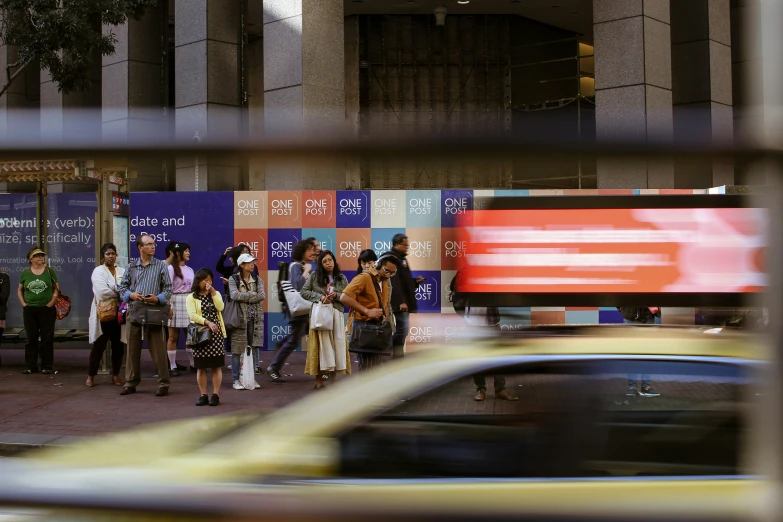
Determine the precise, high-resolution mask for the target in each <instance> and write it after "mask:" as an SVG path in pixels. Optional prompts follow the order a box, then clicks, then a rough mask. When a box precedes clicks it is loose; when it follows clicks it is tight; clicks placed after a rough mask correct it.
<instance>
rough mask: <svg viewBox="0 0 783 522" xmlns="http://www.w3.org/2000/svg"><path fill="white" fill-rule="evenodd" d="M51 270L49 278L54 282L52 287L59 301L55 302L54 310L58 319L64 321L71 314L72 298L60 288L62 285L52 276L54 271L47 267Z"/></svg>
mask: <svg viewBox="0 0 783 522" xmlns="http://www.w3.org/2000/svg"><path fill="white" fill-rule="evenodd" d="M46 268H47V270H49V278H50V279H51V280H52V287H53V288H54V289H55V290H57V300H56V301H55V302H54V310H55V313H56V314H57V319H59V320H63V319H65V318H66V317H68V314H70V313H71V298H70V297H68V296H67V295H65V294H64V293H63V291H62V289H61V288H60V283H59V282H57V281H55V280H54V276H53V275H52V269H51V268H49V267H46Z"/></svg>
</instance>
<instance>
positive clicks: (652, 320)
mask: <svg viewBox="0 0 783 522" xmlns="http://www.w3.org/2000/svg"><path fill="white" fill-rule="evenodd" d="M617 309H618V310H619V311H620V314H622V316H623V322H624V323H625V324H661V309H660V308H658V307H657V306H650V307H647V306H631V307H618V308H617ZM626 395H628V396H629V397H634V396H636V395H639V396H640V397H658V396H660V395H661V394H660V393H658V391H656V390H655V388H653V387H652V386H651V384H650V376H649V375H642V387H641V388H639V389H637V382H636V376H635V375H628V391H627V392H626Z"/></svg>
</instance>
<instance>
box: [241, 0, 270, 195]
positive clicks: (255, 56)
mask: <svg viewBox="0 0 783 522" xmlns="http://www.w3.org/2000/svg"><path fill="white" fill-rule="evenodd" d="M245 6H246V8H247V11H246V14H245V52H244V64H245V67H244V69H245V74H244V81H245V91H246V92H247V106H246V114H247V125H246V126H245V128H246V129H247V135H248V136H249V137H250V138H254V139H261V138H263V136H264V6H263V3H262V2H261V1H259V0H255V1H252V2H247V3H246V4H245ZM265 173H266V163H265V162H264V158H262V157H260V156H252V157H250V158H249V159H248V166H247V181H246V182H245V184H244V186H245V187H246V188H247V190H266V174H265Z"/></svg>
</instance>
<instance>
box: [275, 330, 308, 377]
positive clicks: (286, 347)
mask: <svg viewBox="0 0 783 522" xmlns="http://www.w3.org/2000/svg"><path fill="white" fill-rule="evenodd" d="M288 324H289V325H290V326H291V334H290V335H287V336H286V338H285V339H284V340H283V343H282V344H281V345H280V348H279V349H278V350H277V353H276V354H275V358H274V359H272V364H270V365H269V367H270V368H271V369H273V370H274V371H276V372H277V373H280V369H281V368H282V367H283V364H284V363H285V361H286V359H288V357H289V356H290V355H291V353H292V352H293V351H294V350H295V349H296V345H297V344H299V341H300V340H301V339H302V337H304V336H305V335H307V331H308V330H309V329H310V318H309V317H308V316H305V317H304V320H303V319H300V318H296V319H293V320H291V321H289V323H288Z"/></svg>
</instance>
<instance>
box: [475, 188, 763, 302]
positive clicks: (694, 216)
mask: <svg viewBox="0 0 783 522" xmlns="http://www.w3.org/2000/svg"><path fill="white" fill-rule="evenodd" d="M656 197H661V196H656ZM691 197H692V198H694V197H696V196H691ZM635 198H636V196H630V197H628V198H626V200H625V201H624V203H626V204H629V205H631V204H632V203H633V200H634V199H635ZM701 198H702V199H700V200H692V201H693V202H694V203H696V204H697V205H694V206H693V207H692V208H688V207H687V206H686V207H683V206H682V204H683V203H684V202H683V200H679V201H677V202H676V203H679V206H680V207H682V208H645V207H638V208H535V209H523V210H517V209H508V208H504V209H491V210H481V211H473V212H470V213H469V215H467V216H466V217H467V221H468V222H469V224H468V225H467V226H466V227H464V228H463V229H462V230H463V234H464V236H463V237H464V240H466V241H467V243H468V244H467V254H466V260H467V265H466V267H465V275H466V278H465V285H464V288H463V290H464V291H466V292H471V293H476V294H481V293H499V294H506V295H509V294H516V295H528V296H530V295H535V294H538V295H545V294H546V295H549V296H552V295H557V294H560V295H561V296H562V295H568V296H570V295H573V294H583V295H588V296H589V295H596V294H602V295H607V294H609V295H614V294H634V295H640V294H647V295H651V294H676V295H677V296H679V298H680V299H681V300H682V299H687V298H688V297H686V296H691V297H692V296H695V295H696V294H710V295H713V296H715V295H717V294H723V295H725V296H728V295H737V294H743V293H755V292H760V291H762V290H763V289H764V288H765V287H766V285H767V278H766V274H765V273H764V262H763V258H764V251H765V242H766V213H765V211H764V210H763V209H758V208H745V207H743V206H741V205H738V206H737V207H734V208H710V207H709V206H708V205H709V204H712V203H716V202H717V203H721V204H725V203H726V202H727V201H729V200H727V199H724V200H723V201H719V202H718V201H716V198H714V197H713V196H701ZM705 198H706V199H705ZM576 199H580V200H581V199H585V198H576ZM699 202H701V203H702V204H703V206H698V203H699ZM614 203H616V206H621V203H620V200H617V199H616V200H614ZM663 203H664V202H663V201H662V200H661V204H662V205H663ZM531 299H532V298H531ZM563 302H565V303H568V304H572V305H579V304H582V303H579V302H571V299H570V297H563V298H561V303H563ZM655 302H656V303H660V302H661V301H660V300H657V301H655ZM669 302H670V303H671V301H669ZM535 304H543V305H546V304H548V303H544V302H539V303H535ZM591 304H594V303H591ZM669 306H673V304H669ZM690 306H694V304H693V303H691V305H690Z"/></svg>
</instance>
